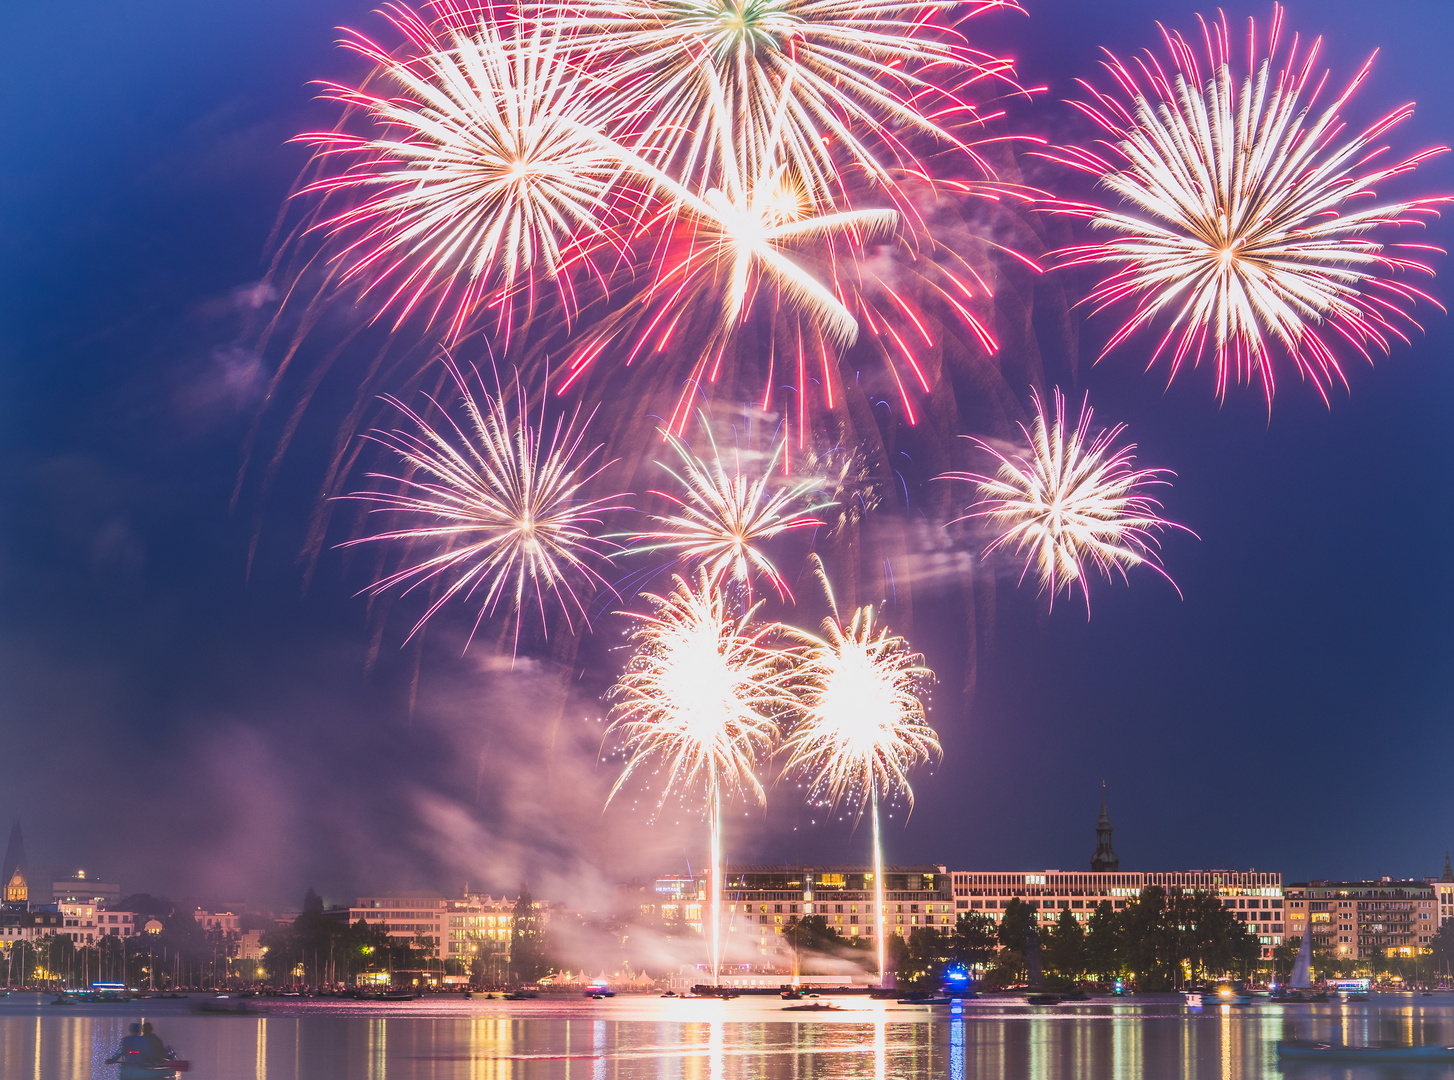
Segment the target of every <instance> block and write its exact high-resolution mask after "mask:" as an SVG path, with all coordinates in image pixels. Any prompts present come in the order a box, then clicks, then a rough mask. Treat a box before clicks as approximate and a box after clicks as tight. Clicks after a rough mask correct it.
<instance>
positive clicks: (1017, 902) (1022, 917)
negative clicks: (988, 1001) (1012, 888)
mask: <svg viewBox="0 0 1454 1080" xmlns="http://www.w3.org/2000/svg"><path fill="white" fill-rule="evenodd" d="M1035 922H1036V915H1035V909H1034V908H1032V907H1031V906H1030V905H1029V904H1027V903H1025V901H1023V900H1021V899H1020V898H1019V897H1018V896H1017V897H1014V898H1013V899H1012V900H1011V901H1010V902H1009V903H1008V904H1007V905H1005V910H1004V914H1002V915H1001V916H1000V925H999V927H998V928H997V929H996V931H995V935H996V937H997V939H998V940H999V943H1000V951H999V955H998V957H997V959H998V964H997V965H996V968H995V974H994V981H995V982H996V983H998V984H999V985H1001V986H1004V985H1008V984H1009V983H1015V982H1020V981H1021V980H1023V979H1024V978H1025V975H1026V969H1025V939H1026V937H1027V936H1028V935H1029V932H1030V928H1031V927H1032V926H1034V925H1035Z"/></svg>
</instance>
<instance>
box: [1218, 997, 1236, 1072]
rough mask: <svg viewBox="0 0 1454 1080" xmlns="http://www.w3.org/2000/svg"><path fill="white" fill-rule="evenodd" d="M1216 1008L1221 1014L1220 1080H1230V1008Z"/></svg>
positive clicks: (1226, 1006) (1220, 1006)
mask: <svg viewBox="0 0 1454 1080" xmlns="http://www.w3.org/2000/svg"><path fill="white" fill-rule="evenodd" d="M1217 1008H1218V1009H1220V1010H1221V1013H1222V1080H1232V1006H1230V1005H1219V1006H1217Z"/></svg>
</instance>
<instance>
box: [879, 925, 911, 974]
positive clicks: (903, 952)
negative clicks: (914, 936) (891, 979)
mask: <svg viewBox="0 0 1454 1080" xmlns="http://www.w3.org/2000/svg"><path fill="white" fill-rule="evenodd" d="M909 962H910V956H909V943H908V942H907V941H905V940H904V938H903V936H902V935H901V934H892V933H891V934H889V936H888V938H887V939H886V940H885V941H884V967H885V968H887V969H888V970H889V971H892V972H900V971H905V970H907V969H908V967H909Z"/></svg>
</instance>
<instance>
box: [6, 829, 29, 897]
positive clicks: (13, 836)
mask: <svg viewBox="0 0 1454 1080" xmlns="http://www.w3.org/2000/svg"><path fill="white" fill-rule="evenodd" d="M29 877H30V866H29V865H28V864H27V862H26V860H25V838H24V837H22V836H21V835H20V819H19V818H16V819H15V824H14V825H13V826H11V829H10V842H9V843H8V844H6V845H5V862H4V863H0V890H3V892H0V901H3V902H4V903H5V904H7V905H10V904H14V905H20V906H26V904H27V901H28V899H29V897H30V888H29Z"/></svg>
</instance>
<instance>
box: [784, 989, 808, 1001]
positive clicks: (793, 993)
mask: <svg viewBox="0 0 1454 1080" xmlns="http://www.w3.org/2000/svg"><path fill="white" fill-rule="evenodd" d="M780 996H781V997H782V999H783V1000H784V1001H802V1000H803V992H802V991H801V990H784V991H783V992H782V994H781V995H780Z"/></svg>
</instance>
